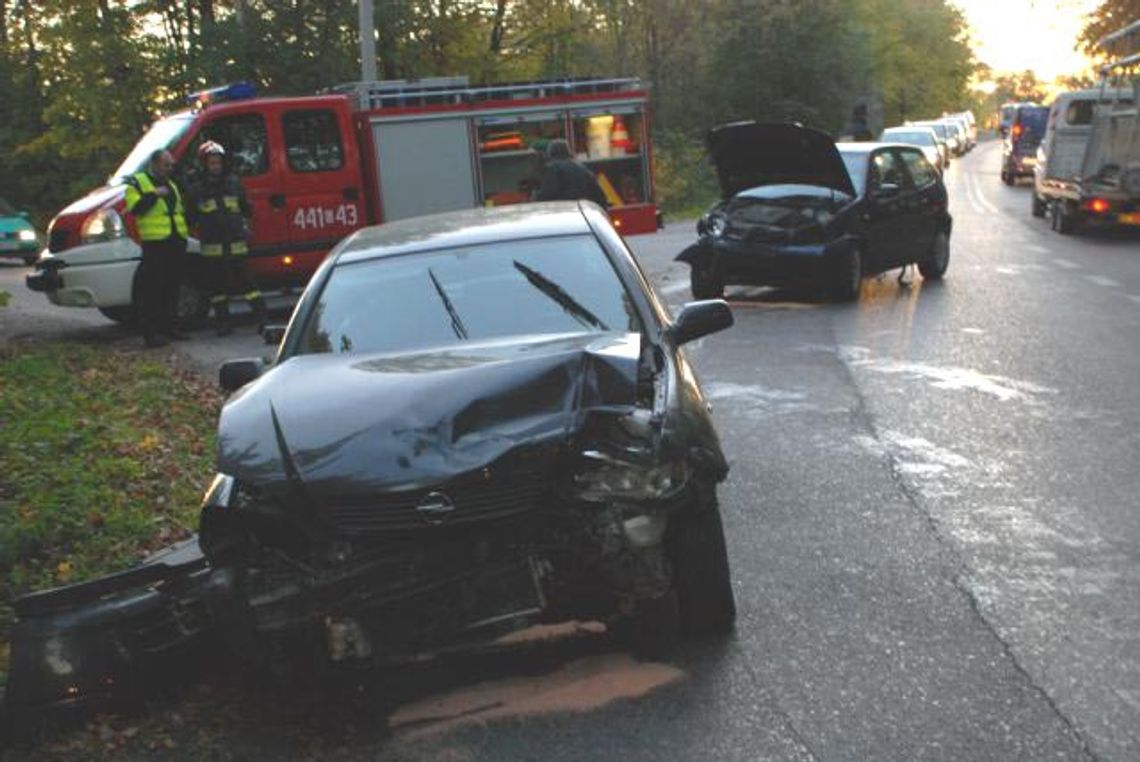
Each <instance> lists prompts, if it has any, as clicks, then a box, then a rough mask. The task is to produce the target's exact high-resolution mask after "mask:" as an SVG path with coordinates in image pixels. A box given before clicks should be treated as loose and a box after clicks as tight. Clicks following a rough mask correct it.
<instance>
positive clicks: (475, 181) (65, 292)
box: [26, 76, 660, 322]
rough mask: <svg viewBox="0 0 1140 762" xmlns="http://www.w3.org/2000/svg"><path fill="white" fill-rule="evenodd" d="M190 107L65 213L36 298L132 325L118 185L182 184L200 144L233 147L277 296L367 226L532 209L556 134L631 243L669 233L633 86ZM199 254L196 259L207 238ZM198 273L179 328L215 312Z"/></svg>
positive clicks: (424, 82) (260, 275)
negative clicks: (151, 178) (152, 163)
mask: <svg viewBox="0 0 1140 762" xmlns="http://www.w3.org/2000/svg"><path fill="white" fill-rule="evenodd" d="M188 101H189V105H190V107H189V108H188V109H187V110H184V111H181V112H178V113H173V114H170V115H168V116H166V117H164V118H162V119H159V120H158V121H157V122H155V123H154V124H153V125H152V126H151V127H150V128H149V130H148V131H147V132H146V133H145V134H144V135H143V136H142V138H141V139H140V140H139V141H138V143H137V144H136V145H135V146H134V148H133V149H132V150H131V151H130V153H129V154H128V155H127V156H126V158H125V159H124V160H123V162H122V163H121V164H120V165H119V167H118V168H117V169H116V170H115V171H114V172H113V173H112V174H111V176H110V177H109V178H108V181H107V184H106V185H105V186H104V187H102V188H98V189H96V190H93V191H91V192H90V193H88V194H87V195H86V196H84V197H83V198H81V199H78V200H77V201H75V202H73V203H72V204H70V205H69V206H67V207H66V208H65V209H63V210H62V211H61V212H60V213H59V214H58V215H56V217H55V219H53V220H52V222H51V224H50V225H49V227H48V245H47V250H46V251H44V252H43V253H42V254H41V255H40V257H39V259H38V261H37V263H36V269H35V271H34V272H33V273H31V274H29V275H28V276H27V278H26V285H27V286H28V287H29V288H31V289H32V290H33V291H38V292H42V293H44V294H45V295H46V296H47V298H48V299H49V300H50V301H51V302H52V303H53V304H56V305H60V306H65V307H94V308H97V309H99V310H100V311H101V312H102V313H103V314H104V315H106V316H107V317H109V318H111V319H112V320H115V321H117V322H130V321H132V320H133V318H134V314H135V303H136V283H135V273H136V270H137V268H138V263H139V261H140V259H141V249H140V247H139V244H138V234H137V230H136V229H135V224H134V220H133V218H132V217H131V216H130V215H128V214H126V213H125V200H124V184H123V183H124V179H125V178H126V177H128V176H130V175H131V174H133V173H135V172H138V171H140V170H143V169H145V167H146V165H147V161H148V159H149V157H150V156H151V154H152V153H153V152H154V151H155V150H158V149H167V150H169V151H170V152H171V153H172V154H173V156H174V158H175V161H176V168H175V175H174V176H175V180H176V182H178V183H179V185H180V187H182V188H185V187H187V185H188V184H190V183H192V182H193V181H194V179H195V177H196V173H197V172H198V171H199V168H198V167H197V166H196V165H195V161H194V157H195V155H196V151H197V148H198V146H199V145H201V144H202V142H204V141H206V140H214V141H216V142H219V143H221V144H222V145H223V146H224V147H225V149H226V153H227V156H228V157H229V160H230V162H231V166H232V168H233V169H234V170H235V171H236V172H237V173H238V175H239V176H240V177H241V180H242V183H243V185H244V187H245V190H246V194H247V196H248V197H249V199H250V202H251V205H252V207H253V218H252V238H251V240H250V254H249V256H250V260H249V261H250V273H251V276H252V277H253V279H254V281H255V282H256V283H257V284H258V285H259V286H260V287H261V288H262V289H263V290H266V291H269V292H273V291H285V292H288V291H291V290H293V289H298V288H300V287H303V286H304V284H305V283H306V282H307V281H308V279H309V276H310V275H311V274H312V273H313V272H314V271H315V270H316V268H317V266H318V265H319V264H320V262H321V261H322V260H323V258H324V256H325V254H326V253H327V252H328V251H329V250H330V249H331V248H332V247H333V246H334V245H335V244H336V243H337V242H338V241H339V240H340V239H341V238H343V237H344V236H346V235H348V234H349V233H351V232H353V231H354V230H356V229H358V228H360V227H363V226H365V225H373V224H379V223H383V222H387V221H391V220H398V219H403V218H405V217H413V216H419V215H423V214H429V213H432V212H440V211H450V210H455V209H462V208H470V207H477V206H499V205H503V204H516V203H525V202H527V201H529V200H531V198H532V197H533V195H534V193H535V191H536V190H537V189H538V184H539V178H540V176H541V170H542V157H543V150H544V148H545V146H546V145H547V144H548V143H549V141H551V140H553V139H556V138H562V139H566V140H567V141H569V143H570V146H571V149H572V151H573V152H574V153H575V156H576V158H578V159H579V160H581V161H583V163H584V164H585V165H586V166H587V167H589V168H590V169H591V170H593V171H594V173H595V175H596V176H597V178H598V181H599V184H600V185H601V186H602V188H603V190H604V191H605V193H606V195H607V198H608V201H609V205H610V215H611V217H612V219H613V221H614V224H615V226H616V227H617V228H618V229H619V230H620V231H621V232H622V233H623V234H625V235H632V234H637V233H648V232H653V231H655V230H656V229H657V228H658V226H659V224H660V216H659V214H658V211H657V207H656V205H655V203H654V187H653V175H652V171H651V167H652V146H651V144H650V139H649V135H650V131H649V119H650V116H649V106H648V96H647V92H646V90H645V89H644V88H643V87H642V85H641V83H640V81H639V80H638V79H636V78H591V79H564V80H554V81H538V82H517V83H507V84H490V85H471V84H470V83H469V81H468V78H467V77H464V76H460V77H440V78H432V79H421V80H384V81H379V82H362V83H349V84H345V85H338V86H336V87H333V88H331V89H330V90H329V91H327V92H325V93H322V94H318V95H313V96H304V97H290V98H272V97H270V98H264V97H257V94H256V90H255V88H254V87H253V86H252V85H250V84H248V83H235V84H231V85H227V86H225V87H220V88H214V89H211V90H205V91H202V92H198V93H193V94H191V95H190V96H188ZM189 248H190V252H191V254H194V253H196V251H197V242H196V241H195V240H193V239H191V241H190V246H189ZM195 260H196V258H194V257H192V258H191V261H192V262H194V261H195ZM194 271H195V268H194V267H193V266H192V267H191V277H190V278H188V279H187V282H186V283H184V284H183V286H182V288H181V292H180V295H179V300H178V314H179V317H180V318H181V319H188V318H193V317H196V316H197V317H200V316H202V315H204V314H205V312H206V311H207V309H208V300H207V299H206V297H205V295H204V293H203V291H202V289H201V288H200V287H199V286H198V285H197V279H196V278H195V277H194Z"/></svg>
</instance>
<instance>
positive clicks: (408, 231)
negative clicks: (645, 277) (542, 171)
mask: <svg viewBox="0 0 1140 762" xmlns="http://www.w3.org/2000/svg"><path fill="white" fill-rule="evenodd" d="M584 212H585V209H584V208H583V202H578V201H551V202H542V203H535V204H514V205H511V206H503V207H490V208H481V209H463V210H459V211H454V212H442V213H439V214H429V215H425V216H423V217H410V218H408V219H405V220H396V221H394V222H386V223H384V224H382V225H373V226H371V227H367V228H362V229H360V230H358V231H356V232H355V233H353V234H352V235H351V236H349V237H348V238H347V239H345V240H344V241H343V242H342V243H341V244H340V245H339V246H338V247H337V250H336V251H335V252H334V254H335V255H336V256H337V257H338V259H337V263H338V264H339V263H348V262H358V261H362V260H366V259H376V258H380V257H390V256H397V255H400V254H411V253H414V252H418V251H432V250H435V249H448V248H454V247H458V246H471V245H478V244H484V243H491V242H495V241H515V240H520V239H526V238H549V237H553V236H563V235H582V234H586V233H590V225H589V223H588V222H587V221H586V217H585V213H584Z"/></svg>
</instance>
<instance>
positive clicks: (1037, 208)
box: [1029, 191, 1046, 219]
mask: <svg viewBox="0 0 1140 762" xmlns="http://www.w3.org/2000/svg"><path fill="white" fill-rule="evenodd" d="M1045 211H1046V204H1045V201H1044V200H1043V199H1042V198H1041V197H1040V196H1038V195H1037V191H1032V192H1031V193H1030V195H1029V213H1030V214H1032V215H1033V216H1034V217H1037V218H1038V219H1041V218H1042V217H1044V216H1045Z"/></svg>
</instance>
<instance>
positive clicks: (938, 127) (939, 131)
mask: <svg viewBox="0 0 1140 762" xmlns="http://www.w3.org/2000/svg"><path fill="white" fill-rule="evenodd" d="M912 125H913V126H915V127H929V128H930V129H931V130H933V131H934V136H935V138H937V140H938V151H939V153H941V154H942V167H943V169H945V168H946V167H949V166H950V159H952V158H953V156H954V152H953V151H952V150H951V149H950V140H951V138H952V135H956V134H957V132H956V131H955V130H951V129H950V127H949V126H948V125H946V124H944V123H942V122H938V121H908V122H907V123H906V126H912ZM954 140H955V142H956V141H957V138H954Z"/></svg>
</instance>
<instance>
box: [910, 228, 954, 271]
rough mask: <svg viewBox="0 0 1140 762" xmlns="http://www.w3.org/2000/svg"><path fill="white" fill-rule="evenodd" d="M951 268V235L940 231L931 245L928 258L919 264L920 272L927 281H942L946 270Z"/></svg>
mask: <svg viewBox="0 0 1140 762" xmlns="http://www.w3.org/2000/svg"><path fill="white" fill-rule="evenodd" d="M949 266H950V235H949V234H948V233H947V232H946V231H944V230H943V231H939V233H938V234H937V235H935V236H934V240H933V241H932V242H931V244H930V251H929V252H927V254H926V258H925V259H922V260H920V261H919V262H918V271H919V272H920V273H922V277H923V278H924V279H926V280H942V276H943V275H945V274H946V268H947V267H949Z"/></svg>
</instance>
